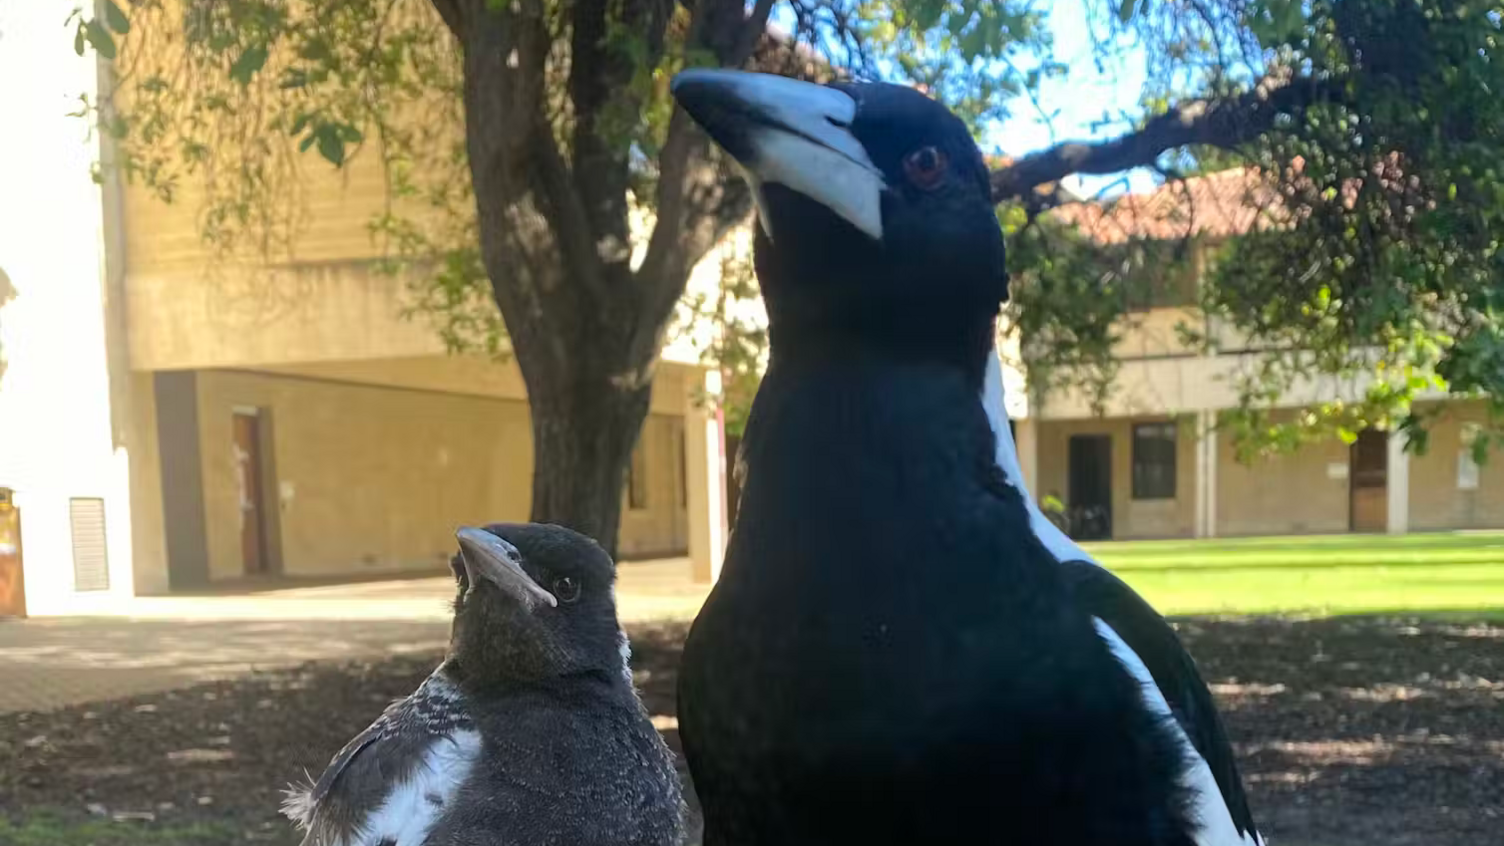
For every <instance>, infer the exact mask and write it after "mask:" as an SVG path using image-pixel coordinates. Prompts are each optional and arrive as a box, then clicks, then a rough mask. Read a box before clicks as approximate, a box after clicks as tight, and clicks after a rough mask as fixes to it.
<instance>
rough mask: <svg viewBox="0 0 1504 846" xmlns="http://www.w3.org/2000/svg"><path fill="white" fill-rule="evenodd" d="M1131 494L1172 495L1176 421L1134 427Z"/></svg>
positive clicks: (1173, 492) (1138, 497) (1141, 495)
mask: <svg viewBox="0 0 1504 846" xmlns="http://www.w3.org/2000/svg"><path fill="white" fill-rule="evenodd" d="M1133 498H1134V499H1174V498H1175V424H1174V423H1139V424H1137V425H1135V426H1134V427H1133Z"/></svg>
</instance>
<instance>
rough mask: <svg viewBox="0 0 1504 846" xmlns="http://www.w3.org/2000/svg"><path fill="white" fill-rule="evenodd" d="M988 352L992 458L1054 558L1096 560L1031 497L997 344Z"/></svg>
mask: <svg viewBox="0 0 1504 846" xmlns="http://www.w3.org/2000/svg"><path fill="white" fill-rule="evenodd" d="M988 356H989V358H988V359H987V373H986V375H985V376H983V377H982V408H983V409H985V410H986V412H987V423H988V425H990V426H991V427H992V435H993V439H994V440H995V441H996V442H997V455H996V457H995V460H996V461H997V466H998V469H1000V470H1002V471H1003V476H1004V477H1006V478H1007V480H1008V483H1009V484H1011V485H1013V487H1015V488H1018V492H1019V493H1020V494H1021V495H1022V496H1023V499H1024V505H1025V507H1027V508H1028V509H1029V528H1031V529H1033V530H1034V536H1035V537H1037V538H1039V541H1040V543H1043V544H1044V546H1045V549H1048V550H1049V551H1050V554H1051V555H1054V556H1055V560H1057V561H1090V562H1091V563H1093V564H1099V563H1100V562H1098V561H1097V560H1096V559H1095V558H1092V557H1091V556H1090V555H1087V554H1086V550H1084V549H1082V548H1081V547H1080V546H1079V545H1078V544H1077V543H1076V542H1075V541H1073V540H1071V539H1070V537H1069V536H1068V535H1066V533H1065V532H1062V531H1060V527H1059V526H1056V525H1055V524H1054V523H1051V522H1050V519H1049V518H1048V517H1046V516H1044V512H1043V511H1041V510H1040V509H1039V503H1037V502H1035V501H1034V497H1033V496H1032V495H1030V493H1029V488H1028V486H1027V485H1026V484H1024V471H1023V468H1022V467H1021V466H1019V463H1018V450H1017V448H1015V447H1014V446H1013V430H1012V429H1010V428H1008V410H1007V408H1006V406H1005V405H1004V404H1003V365H1002V362H1001V361H999V359H998V356H997V347H996V346H994V347H993V348H992V350H991V352H989V353H988Z"/></svg>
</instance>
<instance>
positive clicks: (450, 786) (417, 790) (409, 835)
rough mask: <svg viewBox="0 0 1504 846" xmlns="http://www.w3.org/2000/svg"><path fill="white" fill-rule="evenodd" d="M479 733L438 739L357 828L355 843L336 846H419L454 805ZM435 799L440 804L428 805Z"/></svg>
mask: <svg viewBox="0 0 1504 846" xmlns="http://www.w3.org/2000/svg"><path fill="white" fill-rule="evenodd" d="M480 747H481V742H480V732H477V731H473V730H467V731H456V732H453V733H451V734H449V735H448V736H446V737H441V738H438V739H436V740H435V741H434V743H433V745H432V746H430V747H428V751H426V752H424V753H423V761H422V762H421V763H420V764H418V766H417V768H416V769H415V770H414V771H413V774H412V777H411V778H410V779H409V780H407V781H404V782H401V783H399V784H395V785H393V786H392V792H391V793H389V794H388V795H387V798H386V801H385V802H383V803H382V804H381V807H379V808H377V809H376V810H375V811H373V812H372V813H371V816H370V817H369V818H368V819H367V820H366V821H365V824H364V825H362V826H361V827H360V833H359V834H357V835H356V839H355V840H354V842H352V843H349V844H335V846H375V844H378V843H381V842H382V841H384V840H391V841H395V842H396V844H397V846H422V843H423V841H424V839H425V838H427V837H428V831H429V829H431V828H433V826H434V823H436V822H438V821H439V817H441V816H442V815H443V814H444V812H445V811H446V810H448V809H449V804H450V803H451V802H452V801H454V797H455V794H456V793H457V792H458V791H459V788H460V785H462V784H464V782H465V779H466V778H468V777H469V775H470V770H471V769H473V768H474V766H475V762H476V760H477V759H479V758H480ZM430 796H437V797H438V798H439V800H440V801H439V802H438V803H435V802H431V801H429V797H430Z"/></svg>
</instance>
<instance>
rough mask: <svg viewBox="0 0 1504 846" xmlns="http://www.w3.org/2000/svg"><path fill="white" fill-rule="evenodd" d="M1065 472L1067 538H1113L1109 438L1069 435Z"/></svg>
mask: <svg viewBox="0 0 1504 846" xmlns="http://www.w3.org/2000/svg"><path fill="white" fill-rule="evenodd" d="M1067 460H1068V464H1067V472H1068V474H1069V478H1068V493H1067V496H1069V497H1070V506H1069V508H1068V509H1067V511H1066V516H1067V519H1068V520H1069V521H1070V535H1071V537H1072V538H1075V539H1076V540H1108V539H1110V538H1111V537H1112V436H1111V435H1072V436H1071V439H1070V446H1069V452H1068V457H1067Z"/></svg>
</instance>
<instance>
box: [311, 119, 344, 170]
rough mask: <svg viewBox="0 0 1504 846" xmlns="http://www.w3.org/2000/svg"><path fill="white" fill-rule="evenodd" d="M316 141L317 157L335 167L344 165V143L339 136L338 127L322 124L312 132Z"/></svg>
mask: <svg viewBox="0 0 1504 846" xmlns="http://www.w3.org/2000/svg"><path fill="white" fill-rule="evenodd" d="M314 137H315V138H317V139H318V143H319V155H321V156H323V157H324V158H326V159H328V160H329V163H330V164H332V165H334V166H335V167H341V166H343V165H344V163H345V142H344V139H342V138H340V136H339V127H338V126H337V125H335V124H324V125H323V126H321V127H319V128H318V130H317V131H316V132H314Z"/></svg>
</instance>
